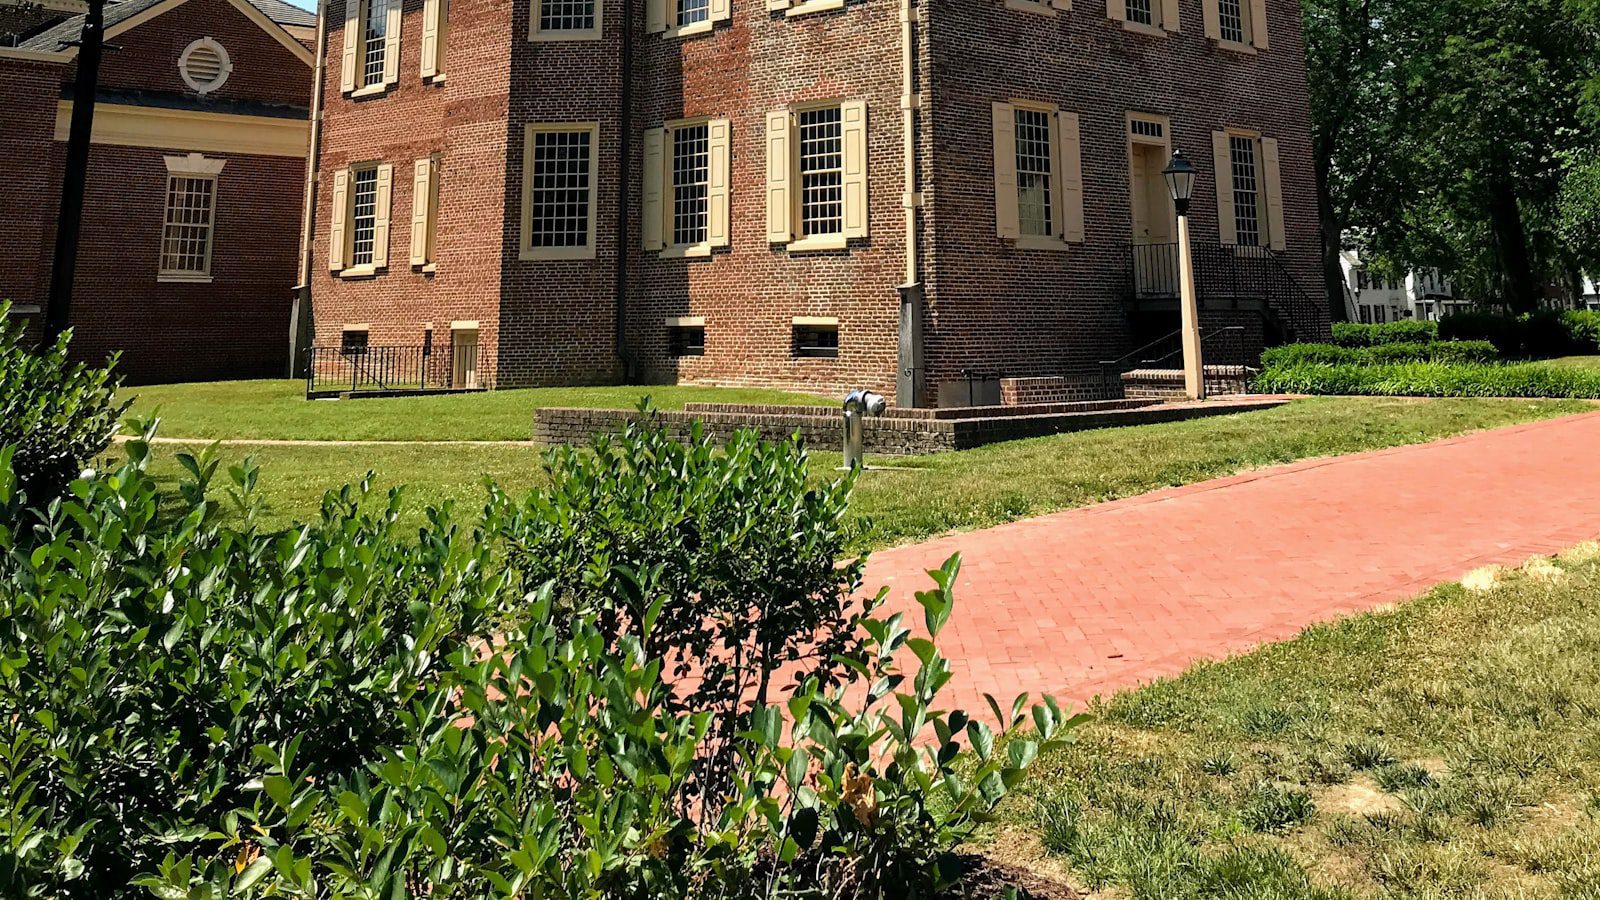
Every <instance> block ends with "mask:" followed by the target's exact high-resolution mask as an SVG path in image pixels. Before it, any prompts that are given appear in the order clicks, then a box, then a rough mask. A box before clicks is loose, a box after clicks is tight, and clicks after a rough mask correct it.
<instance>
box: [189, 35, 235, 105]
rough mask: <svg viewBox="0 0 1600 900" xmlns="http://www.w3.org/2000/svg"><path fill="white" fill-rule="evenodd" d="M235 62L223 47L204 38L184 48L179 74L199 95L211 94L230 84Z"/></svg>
mask: <svg viewBox="0 0 1600 900" xmlns="http://www.w3.org/2000/svg"><path fill="white" fill-rule="evenodd" d="M232 72H233V62H232V61H231V60H229V59H228V51H227V50H224V49H223V48H222V45H221V44H219V43H217V42H216V41H214V40H212V39H211V38H208V37H204V38H201V39H200V40H198V41H195V42H194V43H192V44H190V45H189V46H188V47H186V48H184V51H183V55H182V56H180V57H178V74H179V75H182V76H183V83H184V84H187V85H188V86H189V87H190V88H191V89H193V90H194V92H195V93H197V94H209V93H211V92H212V91H214V90H216V89H218V88H220V87H222V86H223V85H224V84H227V83H228V76H229V75H230V74H232Z"/></svg>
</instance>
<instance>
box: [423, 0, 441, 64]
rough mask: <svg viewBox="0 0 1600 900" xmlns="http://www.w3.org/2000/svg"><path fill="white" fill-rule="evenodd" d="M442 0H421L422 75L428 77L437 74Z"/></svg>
mask: <svg viewBox="0 0 1600 900" xmlns="http://www.w3.org/2000/svg"><path fill="white" fill-rule="evenodd" d="M443 3H444V0H423V3H422V77H423V79H429V78H432V77H433V76H435V75H437V74H439V32H440V28H439V11H440V7H441V6H442V5H443Z"/></svg>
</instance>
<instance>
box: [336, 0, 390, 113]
mask: <svg viewBox="0 0 1600 900" xmlns="http://www.w3.org/2000/svg"><path fill="white" fill-rule="evenodd" d="M371 2H374V3H379V2H382V0H371ZM360 34H361V0H344V58H343V59H342V60H341V61H340V65H339V89H340V90H341V91H344V92H345V93H349V92H350V91H353V90H355V89H356V47H357V46H359V45H358V44H357V43H356V40H357V39H358V38H359V37H360Z"/></svg>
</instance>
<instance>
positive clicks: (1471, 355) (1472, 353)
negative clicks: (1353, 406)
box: [1261, 341, 1499, 366]
mask: <svg viewBox="0 0 1600 900" xmlns="http://www.w3.org/2000/svg"><path fill="white" fill-rule="evenodd" d="M1498 358H1499V356H1498V354H1497V353H1496V351H1495V347H1494V345H1493V344H1491V343H1489V342H1487V341H1433V342H1431V343H1426V344H1420V343H1397V344H1378V345H1376V346H1372V347H1340V346H1337V345H1335V344H1285V345H1283V346H1281V347H1272V348H1269V349H1268V350H1266V351H1265V352H1264V353H1262V354H1261V363H1262V365H1263V366H1286V365H1301V364H1307V363H1323V364H1327V365H1371V364H1374V363H1390V362H1445V363H1457V362H1466V363H1492V362H1494V361H1495V360H1496V359H1498Z"/></svg>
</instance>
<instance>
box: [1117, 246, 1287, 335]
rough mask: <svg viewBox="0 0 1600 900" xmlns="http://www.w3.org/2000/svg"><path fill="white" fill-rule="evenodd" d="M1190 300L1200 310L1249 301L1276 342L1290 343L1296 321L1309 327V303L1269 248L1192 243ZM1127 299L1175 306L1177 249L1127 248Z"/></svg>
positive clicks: (1276, 254)
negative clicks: (1172, 302) (1192, 298)
mask: <svg viewBox="0 0 1600 900" xmlns="http://www.w3.org/2000/svg"><path fill="white" fill-rule="evenodd" d="M1192 248H1193V253H1194V282H1195V294H1196V296H1197V297H1198V298H1199V300H1200V303H1201V306H1202V307H1206V306H1208V305H1209V304H1211V303H1215V302H1225V303H1231V304H1236V303H1238V301H1253V302H1254V303H1255V304H1258V305H1259V306H1260V308H1261V311H1262V314H1263V316H1264V317H1265V318H1266V320H1267V323H1268V325H1269V327H1270V328H1271V329H1274V330H1276V331H1278V332H1280V334H1278V335H1276V337H1278V338H1279V339H1280V340H1293V338H1294V334H1293V331H1294V329H1293V325H1292V323H1294V322H1297V321H1314V320H1315V318H1316V314H1317V311H1316V309H1315V307H1316V304H1317V301H1315V300H1313V299H1312V298H1311V296H1310V295H1308V294H1307V293H1306V292H1305V290H1304V289H1303V288H1301V287H1300V283H1299V281H1298V280H1296V279H1295V277H1294V275H1293V274H1292V273H1290V272H1289V269H1288V267H1286V266H1285V265H1284V262H1283V257H1282V254H1280V253H1279V252H1277V251H1274V250H1272V249H1271V248H1269V247H1255V246H1249V245H1240V244H1218V243H1205V242H1195V243H1194V244H1192ZM1125 250H1126V253H1127V258H1128V267H1127V272H1128V278H1129V284H1128V288H1127V292H1128V296H1129V297H1131V298H1133V299H1135V300H1175V299H1177V297H1178V288H1179V272H1180V269H1179V261H1178V245H1177V244H1175V243H1165V244H1128V245H1125Z"/></svg>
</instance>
